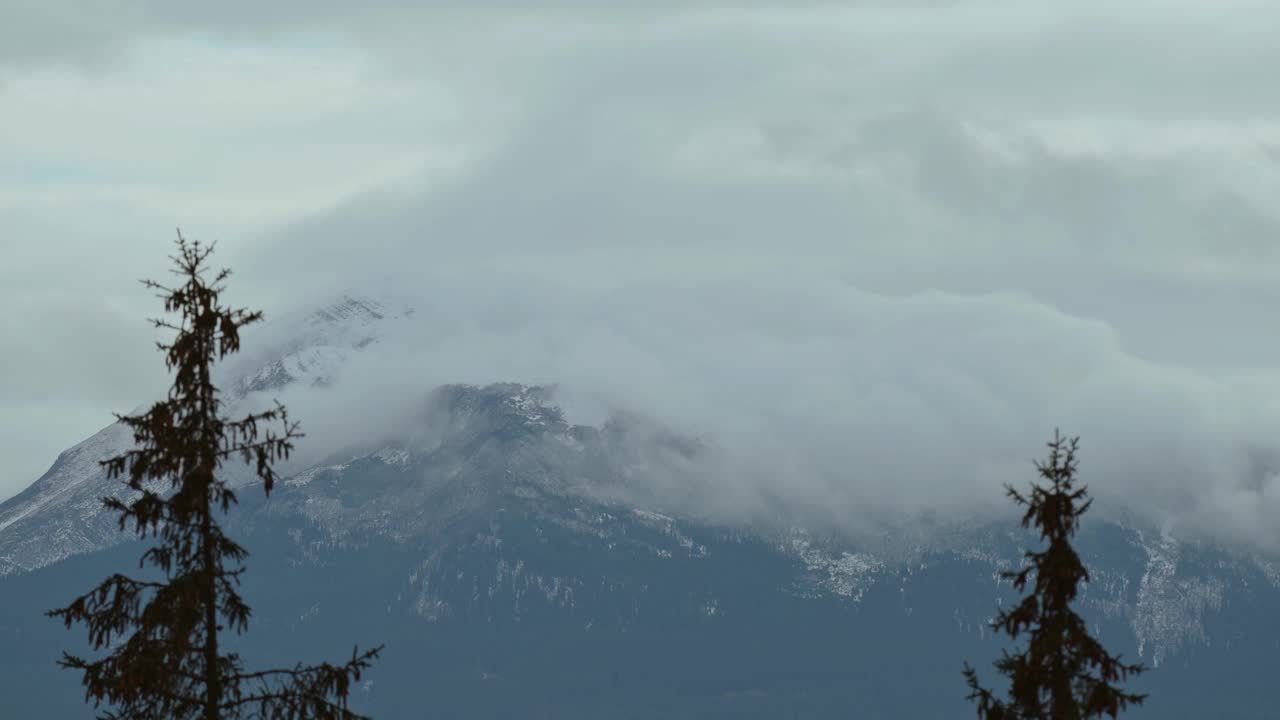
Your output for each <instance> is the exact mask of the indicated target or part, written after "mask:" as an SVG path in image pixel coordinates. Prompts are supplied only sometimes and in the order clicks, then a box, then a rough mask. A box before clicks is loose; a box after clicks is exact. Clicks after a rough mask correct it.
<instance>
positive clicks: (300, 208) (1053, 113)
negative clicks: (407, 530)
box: [0, 0, 1280, 547]
mask: <svg viewBox="0 0 1280 720" xmlns="http://www.w3.org/2000/svg"><path fill="white" fill-rule="evenodd" d="M836 5H838V7H837V6H836ZM925 5H926V4H915V5H912V6H911V7H906V6H903V5H901V4H891V3H860V4H856V5H850V4H827V3H811V4H810V3H806V4H805V7H804V10H803V11H800V10H795V11H789V12H784V11H782V10H779V9H778V8H777V7H776V6H775V5H772V4H768V3H731V2H723V3H703V4H698V5H697V7H692V6H691V5H690V4H688V3H682V4H680V9H672V8H671V7H669V6H664V5H663V4H646V5H645V7H644V8H643V9H636V8H630V7H628V8H625V9H621V10H615V11H604V10H599V9H588V8H584V7H582V6H581V5H578V4H575V3H573V2H564V3H556V4H555V6H556V8H557V9H556V12H554V13H550V14H545V13H532V12H515V11H512V10H511V8H510V7H509V6H504V5H500V4H493V5H487V6H485V7H484V8H479V9H477V4H475V3H469V4H467V6H466V7H462V6H460V5H458V4H450V3H435V4H427V5H420V4H414V7H413V8H409V7H407V6H403V7H402V6H399V5H394V6H385V7H384V9H383V10H380V11H377V12H373V11H359V12H357V11H356V10H354V9H353V8H354V6H352V5H349V4H337V3H321V4H319V5H309V6H307V8H302V7H301V6H298V5H296V4H290V3H278V4H273V6H272V9H271V11H270V13H269V14H268V15H266V16H262V15H258V14H253V13H249V12H247V11H245V12H241V11H240V10H239V9H238V8H239V7H240V6H239V5H236V4H233V5H222V6H218V7H212V6H208V7H206V6H201V8H196V7H195V6H194V5H187V4H180V3H176V4H165V5H164V7H160V6H151V5H146V4H145V3H142V2H135V3H119V4H117V5H115V6H110V8H111V9H110V10H105V9H104V10H95V11H94V12H98V13H99V14H98V15H94V14H93V13H92V12H90V13H86V14H84V15H82V16H76V17H74V18H73V17H72V16H70V15H67V14H65V13H57V12H53V11H45V10H40V9H38V8H37V9H31V8H35V6H31V8H28V9H25V10H23V9H21V8H20V11H21V12H28V13H33V14H31V15H30V16H29V17H31V18H36V19H35V20H32V21H30V22H27V23H26V25H25V27H26V28H27V29H28V30H31V31H32V32H35V31H37V30H39V28H52V29H49V30H47V32H49V33H52V34H58V33H59V32H61V31H59V30H58V28H59V27H62V26H63V25H68V24H72V25H75V27H78V28H81V30H79V31H77V32H82V33H89V34H90V35H91V36H92V37H90V35H84V36H77V35H76V34H75V33H73V32H71V31H70V30H68V31H66V32H65V33H64V36H65V38H66V42H65V43H61V42H54V43H50V44H49V45H48V47H45V48H38V47H35V45H30V46H19V45H16V44H9V45H5V44H4V43H0V46H4V47H7V48H9V50H8V52H9V53H10V54H9V55H0V75H3V87H2V88H0V115H3V116H4V117H6V118H13V117H17V118H19V120H17V121H13V122H15V124H14V125H13V126H12V127H13V128H14V132H13V133H11V134H9V135H8V137H9V139H8V140H7V141H6V140H4V139H0V157H4V158H6V160H5V161H3V163H0V241H3V239H9V238H15V240H10V241H9V242H8V243H7V244H6V245H5V247H4V251H5V257H6V260H8V261H9V262H8V263H6V264H5V265H4V266H2V267H0V277H3V279H4V285H3V287H4V288H5V290H4V293H5V294H4V296H3V297H4V300H5V303H6V311H7V313H8V316H7V317H4V318H3V320H4V322H5V325H4V328H5V329H6V331H8V332H9V333H10V334H9V335H8V336H9V337H22V338H30V339H31V340H30V343H29V344H28V345H26V346H24V347H23V348H22V350H21V351H20V352H17V353H8V352H6V353H4V354H3V360H4V362H6V363H11V365H9V366H8V367H6V368H5V369H4V373H3V375H4V377H6V378H21V380H18V379H15V380H13V381H11V382H12V384H10V383H8V382H7V383H6V385H5V386H4V388H3V391H2V392H0V408H2V409H3V416H4V417H5V418H6V421H8V422H10V423H11V424H12V423H19V422H22V421H21V420H16V418H21V417H24V415H22V413H20V412H19V410H20V409H21V408H27V407H30V404H31V403H32V402H38V400H37V399H36V398H37V395H38V394H39V393H40V392H42V391H43V390H42V389H43V388H49V387H59V388H63V387H65V388H67V390H66V393H65V398H66V399H65V401H63V402H62V403H61V404H58V405H55V406H51V407H62V408H64V409H65V413H64V412H63V411H61V410H59V411H55V410H54V409H50V410H49V414H48V416H49V418H50V424H53V422H54V420H53V418H57V417H65V418H66V426H65V427H66V428H68V430H67V433H68V434H69V435H71V436H68V437H62V438H61V439H59V440H58V441H57V442H56V443H55V442H54V441H52V440H50V441H48V442H46V443H45V446H48V447H65V446H66V445H69V444H71V443H72V442H75V441H76V440H78V439H79V437H78V436H75V435H74V434H72V433H71V432H70V429H71V428H72V426H73V425H74V428H75V430H76V433H81V432H89V431H91V430H92V429H94V428H93V427H90V426H86V425H85V424H84V421H82V420H81V418H82V417H84V416H85V414H86V412H87V411H85V410H84V408H85V407H86V405H85V404H84V403H88V405H91V406H93V407H100V408H101V409H102V414H103V418H104V419H105V418H106V417H107V416H106V410H107V409H122V408H128V407H133V406H134V405H136V404H137V403H136V401H132V400H128V398H133V397H136V396H138V395H141V394H145V393H146V392H150V391H151V388H153V387H155V386H156V385H155V384H156V379H157V375H158V374H157V375H153V374H150V373H145V372H142V371H141V370H138V368H142V367H156V368H158V367H159V360H158V358H156V357H154V355H153V354H152V353H151V349H150V348H149V347H148V346H147V345H146V343H145V342H143V341H142V340H143V338H142V337H141V335H142V334H144V333H145V326H142V325H141V324H140V323H137V324H136V327H138V328H139V329H138V330H129V331H128V332H125V330H123V328H126V327H135V325H130V323H133V322H134V321H133V320H131V319H130V318H133V317H136V318H138V320H140V319H141V318H142V317H143V316H145V315H146V314H149V313H150V312H151V311H152V307H151V306H150V305H148V303H149V298H148V297H147V296H146V295H145V293H141V292H140V291H137V290H136V289H135V288H134V286H132V285H131V281H132V280H133V278H135V277H138V276H157V275H160V274H162V272H163V266H162V265H161V262H162V260H161V255H162V254H163V252H164V250H166V249H167V246H166V243H167V242H168V239H169V232H170V231H169V229H168V228H170V227H171V226H173V225H179V224H180V225H182V226H183V227H184V229H185V230H186V231H187V232H188V234H189V235H192V236H195V237H201V238H205V239H220V240H222V242H223V244H222V252H220V253H219V256H218V258H219V259H220V260H221V261H223V262H226V263H227V264H229V265H231V266H232V267H233V268H235V269H236V271H237V275H236V276H235V278H233V285H232V297H233V298H237V299H239V301H242V302H245V303H247V304H250V305H254V306H258V307H264V308H265V309H266V310H267V311H268V315H269V316H272V315H279V314H281V313H282V312H284V311H286V309H288V308H291V307H293V308H297V307H305V306H307V305H308V304H310V303H311V302H313V301H314V300H315V299H316V298H321V297H325V296H327V295H329V294H331V293H332V292H333V290H334V289H346V290H352V291H356V292H371V293H372V294H375V295H385V294H391V295H393V296H395V297H397V298H406V299H408V300H410V301H411V302H412V304H414V306H415V307H416V308H417V310H418V312H417V313H416V314H415V315H414V316H413V318H412V319H411V320H407V321H404V322H401V323H395V324H393V325H394V326H395V329H394V330H392V331H389V332H390V335H389V336H388V337H387V338H386V340H385V341H384V342H383V343H381V344H379V345H378V346H375V347H373V348H370V349H369V350H368V351H367V352H365V353H361V354H360V355H359V356H358V357H356V358H354V359H353V360H352V361H351V364H350V365H349V366H348V367H347V368H346V369H345V370H344V371H343V378H342V380H341V382H340V383H339V384H338V386H337V387H335V388H334V389H332V390H331V391H329V392H327V393H309V392H308V393H299V394H292V393H291V394H289V395H288V396H287V397H286V398H284V399H286V400H287V401H288V402H290V403H291V404H293V405H295V406H296V412H297V413H298V415H299V417H300V418H301V419H302V420H303V421H304V422H305V423H306V425H307V427H308V430H309V431H310V432H311V437H310V440H309V441H310V442H314V443H316V447H324V446H333V445H336V444H338V443H340V442H343V437H344V433H346V434H347V436H348V439H350V438H349V435H350V433H352V432H353V430H352V427H351V423H350V422H349V418H351V417H353V416H355V417H360V418H367V420H366V421H365V422H362V423H360V427H361V428H363V429H362V432H367V433H369V437H370V438H373V437H375V436H377V435H379V434H380V433H382V432H383V431H384V430H390V429H391V428H392V427H393V426H394V425H395V424H396V423H398V422H403V421H405V418H406V417H409V416H410V411H409V408H408V406H407V403H408V402H409V401H411V400H412V399H414V398H416V397H417V395H416V394H415V392H416V391H417V390H421V391H422V392H425V391H426V390H427V389H429V388H430V387H432V386H433V385H434V384H439V383H444V382H488V381H499V380H517V381H525V382H558V383H560V384H561V385H562V387H563V388H564V392H565V393H566V395H565V398H566V402H569V401H572V403H571V405H573V407H574V408H575V409H574V412H576V413H578V417H582V418H584V419H590V418H593V417H596V415H594V414H592V413H588V412H586V410H585V409H584V408H588V407H590V406H593V405H602V406H616V407H622V408H628V409H631V410H633V411H636V412H641V413H644V414H646V415H648V416H650V417H653V418H655V419H658V420H660V421H662V422H665V423H670V424H671V425H673V426H675V427H677V428H679V429H680V430H682V431H686V432H689V433H691V434H695V435H698V436H700V437H704V438H706V439H707V440H708V442H709V443H710V444H711V446H712V447H714V448H717V450H716V452H717V453H719V454H718V456H717V457H718V459H717V462H718V463H721V465H720V466H719V467H718V470H717V472H715V473H712V475H711V479H709V480H707V482H712V483H713V485H712V487H713V488H714V489H713V491H712V492H710V493H709V495H708V496H706V497H703V498H701V499H699V500H698V502H699V503H702V507H704V509H708V511H715V512H723V513H729V514H733V513H738V514H747V515H756V514H760V513H766V512H769V511H770V509H771V508H777V507H787V508H790V509H792V510H794V511H795V512H802V513H807V514H809V515H811V516H813V517H820V518H822V519H823V520H824V521H825V522H829V523H833V524H836V525H839V524H841V523H845V524H848V523H851V522H869V521H870V519H871V518H875V517H889V516H893V515H895V514H912V513H914V514H917V515H919V514H921V513H928V512H935V513H942V512H948V511H950V512H976V513H983V512H990V511H995V512H1007V511H1008V508H1007V507H1004V502H1003V500H1002V499H1001V497H1000V494H999V485H1000V483H1001V482H1004V481H1012V482H1020V481H1022V480H1025V479H1028V478H1029V477H1030V476H1031V472H1030V470H1031V468H1030V460H1031V459H1032V458H1034V457H1036V456H1037V455H1039V452H1040V449H1041V443H1042V442H1043V441H1044V440H1045V439H1046V438H1047V436H1048V434H1049V433H1050V432H1051V430H1052V428H1053V427H1054V426H1056V425H1060V426H1061V427H1062V428H1063V429H1064V430H1065V431H1067V432H1079V433H1080V434H1082V435H1083V436H1084V453H1085V454H1084V465H1083V470H1084V471H1085V475H1086V480H1088V481H1089V482H1090V483H1091V484H1092V487H1093V489H1094V491H1095V493H1096V494H1097V495H1098V497H1099V510H1100V511H1103V512H1108V513H1111V512H1115V513H1119V512H1122V511H1129V510H1134V511H1141V512H1143V513H1145V515H1146V517H1148V518H1149V519H1154V520H1157V521H1159V522H1165V521H1168V522H1172V523H1174V524H1175V525H1177V526H1180V527H1184V528H1187V529H1188V530H1189V531H1194V532H1208V533H1210V534H1214V535H1216V536H1220V537H1225V538H1228V539H1232V540H1233V541H1245V542H1251V543H1255V544H1258V545H1262V546H1268V547H1277V540H1278V539H1277V538H1276V537H1275V533H1274V532H1273V531H1272V530H1270V529H1269V526H1268V524H1267V523H1266V516H1267V515H1266V514H1267V513H1272V512H1274V510H1275V509H1276V508H1275V507H1274V506H1275V502H1276V501H1275V494H1276V489H1275V487H1274V475H1273V473H1274V472H1275V459H1276V457H1277V455H1276V444H1275V442H1274V441H1272V440H1271V439H1270V438H1269V437H1268V434H1267V433H1268V430H1269V428H1271V427H1275V425H1276V420H1277V418H1276V408H1275V406H1274V404H1273V403H1271V402H1270V401H1269V400H1268V399H1267V398H1269V397H1273V396H1274V395H1275V393H1274V389H1275V385H1276V382H1277V378H1276V376H1275V372H1274V369H1273V368H1274V363H1275V358H1276V356H1277V352H1278V351H1280V342H1277V341H1276V340H1275V339H1274V334H1273V333H1269V332H1267V331H1266V328H1267V327H1269V324H1270V323H1271V322H1272V321H1271V319H1270V316H1271V314H1272V312H1271V308H1274V307H1276V306H1277V305H1278V301H1280V288H1277V287H1276V286H1275V284H1274V277H1275V272H1276V269H1277V266H1278V265H1280V254H1278V253H1280V250H1277V248H1278V247H1280V246H1277V245H1276V243H1274V241H1273V239H1274V237H1275V235H1276V229H1277V215H1276V213H1275V211H1274V209H1273V207H1272V206H1273V203H1272V202H1271V199H1272V198H1273V197H1274V196H1275V191H1276V190H1280V165H1278V164H1277V163H1276V160H1275V157H1276V151H1275V148H1280V126H1276V125H1275V124H1274V122H1271V121H1269V120H1268V117H1269V115H1270V106H1269V105H1268V103H1269V102H1270V101H1269V99H1268V98H1270V97H1273V95H1274V94H1273V93H1269V92H1267V90H1268V87H1269V85H1268V83H1269V80H1268V79H1267V78H1266V77H1265V74H1264V73H1261V71H1259V70H1258V69H1257V68H1265V67H1270V66H1272V65H1274V62H1272V60H1273V59H1274V58H1272V57H1271V56H1272V55H1273V54H1274V51H1273V48H1271V47H1270V46H1268V45H1267V44H1266V43H1265V42H1262V41H1261V40H1260V39H1259V38H1262V37H1265V35H1264V34H1262V33H1258V34H1256V35H1255V34H1250V33H1249V32H1246V30H1248V29H1249V28H1266V27H1270V25H1271V24H1275V23H1276V22H1280V14H1278V13H1275V12H1271V11H1270V10H1266V9H1265V8H1262V7H1261V6H1252V5H1249V4H1248V3H1243V2H1240V3H1228V4H1222V3H1212V4H1210V3H1201V2H1177V3H1175V2H1167V1H1164V0H1161V1H1159V2H1156V1H1154V0H1148V1H1145V2H1137V3H1128V4H1125V5H1124V6H1116V5H1114V4H1103V3H1078V4H1071V5H1069V6H1067V5H1064V6H1062V7H1059V8H1052V9H1050V8H1045V7H1035V6H1030V5H1026V4H1021V5H1019V4H1012V3H1001V2H976V1H975V2H953V3H938V4H935V5H936V6H929V7H925ZM14 7H17V6H14ZM23 7H25V6H23ZM41 7H55V6H54V5H42V6H41ZM101 7H103V8H107V7H109V6H105V5H104V6H101ZM304 10H305V11H304ZM9 12H13V11H12V10H9ZM34 13H41V14H39V15H36V14H34ZM42 18H43V19H42ZM37 21H38V22H37ZM41 23H43V24H41ZM0 27H5V28H7V29H8V30H6V31H8V32H12V28H14V27H16V25H15V24H13V23H8V24H6V23H3V22H0ZM104 28H110V32H109V33H108V32H106V31H105V30H103V29H104ZM1209 29H1212V32H1211V31H1210V30H1209ZM100 31H101V32H100ZM1086 31H1087V32H1086ZM1095 31H1096V32H1095ZM0 32H5V31H0ZM39 32H42V33H43V32H46V30H39ZM93 33H99V34H98V35H94V34H93ZM1228 36H1229V37H1232V38H1234V41H1232V42H1229V43H1228V42H1225V41H1218V40H1215V39H1214V38H1217V37H1228ZM77 37H80V38H81V39H79V40H74V39H75V38H77ZM112 38H115V39H112ZM73 40H74V42H73ZM24 47H25V48H26V49H23V48H24ZM1082 47H1083V48H1084V50H1082V49H1081V48H1082ZM33 48H34V49H33ZM76 63H79V66H92V67H93V68H96V69H101V70H104V72H97V71H94V72H87V71H73V70H68V69H67V68H68V67H77V65H76ZM5 68H7V69H5ZM1156 70H1159V72H1156ZM1189 79H1194V80H1195V82H1191V81H1190V80H1189ZM19 107H21V108H24V109H26V112H25V113H23V114H21V115H19V114H17V113H14V112H11V111H12V110H13V109H14V108H19ZM67 110H71V112H68V111H67ZM6 142H7V143H8V144H7V145H6V144H4V143H6ZM55 249H56V251H57V252H56V254H57V257H59V258H65V259H60V260H59V261H58V262H54V261H52V260H51V259H50V258H52V257H54V250H55ZM51 295H52V296H53V297H54V298H55V299H56V301H53V300H50V297H51ZM86 306H92V307H93V309H94V311H93V312H92V313H81V312H79V310H78V309H79V308H82V307H86ZM55 328H56V330H55ZM77 328H80V329H84V330H85V332H81V331H80V330H79V329H77ZM73 330H74V332H73ZM86 333H88V334H86ZM97 348H109V350H96V349H97ZM46 357H56V361H46V360H45V359H44V358H46ZM81 401H83V402H81ZM574 403H576V404H574ZM60 413H62V414H60ZM379 419H382V422H379ZM47 432H48V433H50V435H49V436H48V437H55V435H54V432H55V431H54V430H53V429H49V430H48V431H47ZM6 436H9V435H8V434H7V433H6ZM15 436H16V435H15ZM33 447H34V444H33ZM13 451H14V452H17V449H16V448H15V449H14V450H13ZM41 452H47V451H45V450H43V449H41ZM47 461H48V458H46V459H45V461H44V462H45V463H47ZM24 462H25V465H21V467H33V466H34V464H35V463H34V461H26V460H24ZM30 479H31V478H30V477H23V478H21V479H20V480H13V481H7V480H5V481H4V482H5V485H3V487H4V488H6V489H7V490H8V491H10V492H11V491H13V490H16V489H17V488H18V487H20V486H21V485H23V484H25V483H26V482H29V481H30ZM672 497H675V495H674V494H673V495H672Z"/></svg>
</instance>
